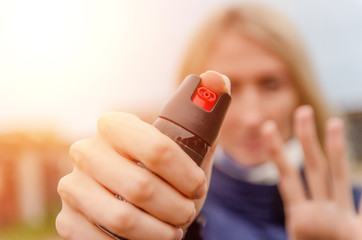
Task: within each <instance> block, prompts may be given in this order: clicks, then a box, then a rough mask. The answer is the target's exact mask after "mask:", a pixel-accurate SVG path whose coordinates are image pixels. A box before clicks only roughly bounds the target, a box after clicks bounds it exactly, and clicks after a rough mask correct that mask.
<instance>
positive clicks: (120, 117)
mask: <svg viewBox="0 0 362 240" xmlns="http://www.w3.org/2000/svg"><path fill="white" fill-rule="evenodd" d="M137 119H139V118H138V117H137V116H135V115H133V114H130V113H123V112H108V113H105V114H103V115H102V116H101V117H99V119H98V121H97V129H98V132H99V133H100V134H107V133H108V132H110V129H113V127H114V126H122V123H126V122H132V121H135V120H137Z"/></svg>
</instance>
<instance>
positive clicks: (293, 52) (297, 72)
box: [178, 3, 330, 142]
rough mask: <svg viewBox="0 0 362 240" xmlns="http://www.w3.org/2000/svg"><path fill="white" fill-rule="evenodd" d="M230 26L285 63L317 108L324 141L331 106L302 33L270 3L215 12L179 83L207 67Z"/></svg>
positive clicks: (190, 53) (189, 54) (303, 95)
mask: <svg viewBox="0 0 362 240" xmlns="http://www.w3.org/2000/svg"><path fill="white" fill-rule="evenodd" d="M230 28H231V29H233V30H237V31H239V32H240V33H241V34H242V35H243V36H246V37H248V38H250V39H253V40H255V41H257V42H259V43H261V44H262V45H263V46H265V47H266V48H267V49H268V50H269V51H271V52H272V53H273V54H275V55H276V56H277V57H278V58H279V59H281V60H282V61H283V62H284V63H285V64H286V66H287V67H288V69H289V74H290V76H291V78H292V80H293V84H295V86H296V89H297V91H298V94H299V97H300V103H301V105H303V104H308V105H311V106H312V107H313V109H314V111H315V118H316V125H317V133H318V137H319V139H320V140H321V141H322V142H323V126H324V123H325V121H326V120H327V119H328V118H329V116H330V110H329V108H328V106H327V105H326V104H325V102H324V101H323V98H322V97H321V92H320V91H319V90H318V86H317V81H316V77H315V75H314V73H313V70H312V67H311V64H310V61H309V59H308V57H307V55H306V51H305V48H304V46H303V44H302V41H301V37H300V36H299V35H298V33H297V32H296V30H295V27H294V26H293V25H292V24H291V22H290V21H289V19H287V18H285V17H284V16H283V15H281V14H280V13H279V12H276V11H274V10H272V9H270V8H269V7H265V6H261V5H258V4H251V3H249V4H245V3H244V4H242V5H240V6H237V7H231V8H226V9H223V10H220V11H218V12H216V13H214V14H213V15H212V16H211V17H210V18H209V19H208V20H207V21H206V22H205V23H204V24H203V25H202V26H201V28H200V29H198V31H197V33H196V35H195V37H194V39H192V41H191V44H190V45H189V48H188V50H187V51H186V55H185V57H184V59H183V64H182V65H181V69H180V73H179V77H178V83H180V82H181V81H182V79H184V77H185V76H187V75H189V74H191V73H193V74H197V75H199V74H201V73H202V72H203V71H205V70H207V69H205V64H206V62H207V59H208V57H209V54H210V52H211V51H212V47H213V45H214V43H215V42H216V41H217V39H218V36H220V35H221V34H222V33H224V32H225V30H226V29H230Z"/></svg>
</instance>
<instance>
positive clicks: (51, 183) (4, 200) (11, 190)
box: [0, 132, 71, 230]
mask: <svg viewBox="0 0 362 240" xmlns="http://www.w3.org/2000/svg"><path fill="white" fill-rule="evenodd" d="M68 148H69V144H68V143H66V142H64V141H61V140H60V139H59V138H58V137H57V136H56V134H54V133H51V132H17V133H10V134H3V135H0V230H1V229H2V228H5V227H7V226H9V225H14V224H16V223H20V222H21V223H25V224H29V225H32V224H36V223H38V222H41V221H42V220H44V219H46V218H47V217H48V216H47V215H48V213H49V212H50V211H51V210H52V209H53V211H54V208H55V207H58V206H60V199H59V197H58V194H57V191H56V189H57V183H58V181H59V179H60V177H61V176H63V175H64V174H65V173H67V172H69V171H70V168H71V166H70V160H69V157H68Z"/></svg>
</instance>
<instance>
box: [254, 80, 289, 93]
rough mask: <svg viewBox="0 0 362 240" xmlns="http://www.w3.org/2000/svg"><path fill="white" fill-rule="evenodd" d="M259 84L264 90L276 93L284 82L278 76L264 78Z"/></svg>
mask: <svg viewBox="0 0 362 240" xmlns="http://www.w3.org/2000/svg"><path fill="white" fill-rule="evenodd" d="M259 82H260V85H261V87H262V88H263V89H264V90H267V91H276V90H279V89H280V88H282V87H283V85H284V82H285V81H284V79H283V78H282V77H278V76H264V77H262V78H261V79H260V81H259Z"/></svg>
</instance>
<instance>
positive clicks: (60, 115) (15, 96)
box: [0, 0, 362, 138]
mask: <svg viewBox="0 0 362 240" xmlns="http://www.w3.org/2000/svg"><path fill="white" fill-rule="evenodd" d="M237 2H240V1H236V0H202V1H192V0H184V1H167V0H153V1H148V0H134V1H130V0H128V1H126V0H63V1H55V0H53V1H49V0H32V1H28V0H0V132H7V131H13V130H18V129H28V128H30V127H31V128H49V129H56V130H57V131H59V132H60V133H61V134H62V135H64V136H68V137H70V138H78V137H86V136H90V135H92V134H93V133H94V132H95V130H96V121H97V119H98V117H99V116H100V115H101V114H102V113H104V112H107V111H134V109H159V108H160V107H161V106H162V104H163V103H164V102H165V101H166V100H167V99H168V97H169V96H170V94H171V93H172V92H173V90H174V80H175V78H176V74H177V70H178V66H179V64H180V59H181V57H182V56H183V51H184V49H185V47H186V45H187V43H188V41H189V38H190V36H191V35H192V34H193V33H194V31H195V30H196V28H197V27H198V26H199V24H200V23H201V21H202V20H203V19H204V18H205V17H206V16H207V14H209V13H210V11H212V10H214V9H215V8H217V7H219V6H223V5H225V4H234V3H237ZM260 2H264V3H266V4H269V5H271V6H273V7H275V8H278V9H280V10H281V11H284V12H285V13H286V14H287V15H288V16H289V17H290V18H291V19H292V20H293V21H294V22H295V24H296V26H297V27H298V28H299V30H300V32H301V35H302V36H303V37H304V39H305V42H306V44H307V46H308V49H309V53H310V55H311V56H312V59H313V63H314V64H315V69H316V71H317V74H318V76H319V79H320V81H321V82H320V85H321V86H322V88H323V89H324V91H325V95H326V96H327V98H328V100H329V101H330V102H331V103H332V104H334V105H336V106H338V107H340V108H342V109H343V110H349V111H350V110H356V109H357V110H358V109H362V79H361V78H362V68H361V67H360V66H361V64H362V46H361V43H362V0H345V1H330V0H304V1H301V0H300V1H297V0H260Z"/></svg>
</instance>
